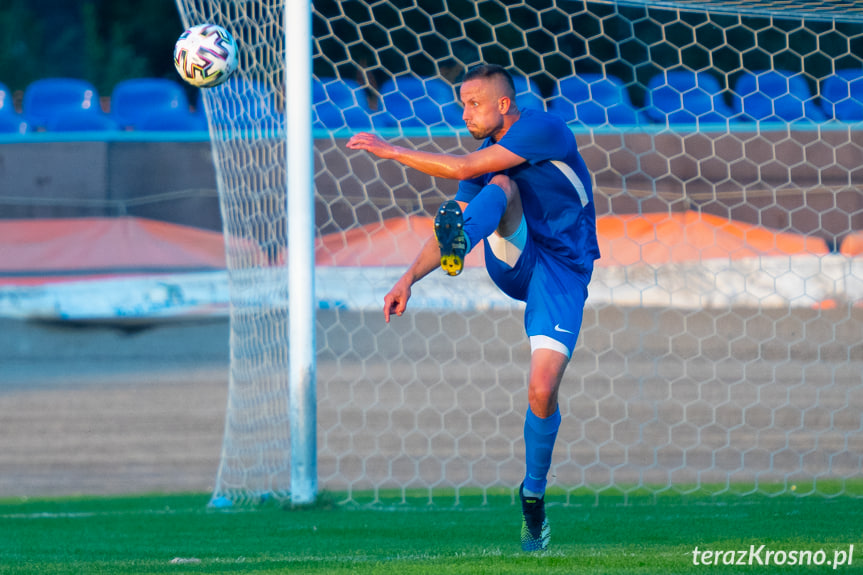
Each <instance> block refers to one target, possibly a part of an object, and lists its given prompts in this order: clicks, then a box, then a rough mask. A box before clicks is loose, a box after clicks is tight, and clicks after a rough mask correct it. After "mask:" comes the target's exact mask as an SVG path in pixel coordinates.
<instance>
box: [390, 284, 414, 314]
mask: <svg viewBox="0 0 863 575" xmlns="http://www.w3.org/2000/svg"><path fill="white" fill-rule="evenodd" d="M410 297H411V286H410V283H406V282H404V281H403V280H399V281H398V282H397V283H396V285H394V286H393V289H391V290H390V291H389V293H388V294H387V295H385V296H384V319H385V320H386V322H387V323H389V322H390V315H391V314H396V315H402V314H403V313H404V311H405V308H406V307H407V305H408V300H409V299H410Z"/></svg>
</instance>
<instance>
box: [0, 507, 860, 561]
mask: <svg viewBox="0 0 863 575" xmlns="http://www.w3.org/2000/svg"><path fill="white" fill-rule="evenodd" d="M329 499H330V500H333V501H338V499H339V495H338V494H333V495H330V496H329ZM554 499H555V496H554V495H550V496H549V503H550V505H549V508H548V513H549V518H550V520H551V523H552V547H551V548H550V549H549V551H547V552H544V553H538V554H526V553H522V552H521V551H520V549H519V546H518V532H519V527H520V512H519V509H518V507H517V506H515V505H513V498H512V495H511V493H509V492H508V491H507V492H503V491H501V492H500V494H492V495H490V496H489V497H488V498H487V500H486V501H485V502H484V503H482V504H478V503H477V504H474V503H473V502H470V501H467V502H465V501H463V502H462V504H461V505H459V506H452V505H440V504H436V505H434V506H429V505H428V504H427V503H428V500H429V497H428V494H425V496H423V497H416V498H413V497H408V498H407V500H406V501H401V502H400V503H398V504H393V505H390V504H383V505H378V506H349V505H339V504H331V505H320V506H317V507H313V508H309V509H302V510H296V509H295V510H286V509H282V508H280V507H279V506H277V505H275V504H273V505H269V506H262V507H260V508H256V509H248V508H238V509H233V510H228V511H220V510H212V509H208V508H207V507H206V504H207V500H208V496H206V495H151V496H140V497H111V498H108V497H99V498H63V499H41V500H4V501H0V573H16V574H17V573H39V574H52V573H76V574H78V573H135V574H147V573H285V572H296V573H352V574H353V573H398V574H399V575H405V574H407V575H411V574H416V573H434V574H449V573H495V574H496V573H502V574H503V573H520V574H531V573H537V574H540V573H542V574H549V573H596V574H623V573H626V574H634V573H639V574H640V573H644V574H670V573H710V572H717V573H741V572H745V573H800V572H807V573H816V572H828V571H840V572H843V573H855V572H857V573H860V572H863V531H861V529H860V526H861V524H863V522H861V519H863V498H859V497H853V496H844V495H843V496H839V497H830V498H825V497H820V496H813V497H793V496H779V497H766V496H763V495H757V496H746V497H736V496H735V497H728V498H725V499H721V498H717V497H715V496H709V495H704V496H701V495H689V496H686V497H685V498H683V497H677V498H674V497H665V498H658V499H657V500H655V501H654V502H651V503H638V502H636V503H630V504H626V505H623V504H621V500H620V499H619V498H617V497H614V496H600V497H599V498H598V500H596V499H593V498H585V501H584V502H579V501H575V502H573V500H572V499H570V502H571V503H572V504H571V505H568V506H564V505H559V504H553V503H552V500H554ZM559 500H562V497H561V498H559ZM762 545H763V546H764V547H763V548H762V552H761V553H760V554H758V555H757V556H756V557H755V559H754V560H753V561H752V562H751V563H749V564H747V565H746V566H730V565H723V561H728V560H730V559H731V558H732V556H733V555H736V556H734V557H733V559H734V560H735V562H737V561H738V560H740V554H741V553H742V552H745V551H750V552H751V550H754V549H757V548H759V547H760V546H762ZM851 545H854V546H855V549H856V554H853V555H850V556H849V554H848V552H849V551H850V549H851V547H850V546H851ZM696 547H698V549H699V553H700V554H701V555H699V556H698V561H699V563H705V562H709V563H711V564H710V565H702V564H699V565H695V564H694V560H695V558H694V555H693V551H694V550H695V548H696ZM704 551H710V552H711V554H710V555H704V554H703V553H704ZM819 551H820V552H821V553H823V554H820V553H819ZM717 552H721V553H722V555H720V559H719V560H717V559H715V557H716V554H717ZM729 552H731V555H729V554H728V553H729ZM766 552H771V553H774V555H772V556H770V557H769V559H770V562H768V563H765V564H763V565H761V564H759V561H762V562H763V561H764V560H765V553H766ZM792 552H794V553H795V554H792ZM800 553H803V554H802V555H800ZM843 554H845V556H844V562H843V563H841V564H838V565H834V564H833V563H834V562H837V561H838V560H840V559H843ZM791 557H794V558H795V563H797V564H796V565H792V564H791ZM744 559H746V560H748V559H749V557H748V556H746V557H744ZM804 560H808V561H809V564H808V565H806V564H803V565H801V564H800V563H801V562H802V561H804ZM172 561H173V562H172ZM780 561H781V562H782V563H784V565H780V564H778V563H779V562H780ZM818 561H820V562H821V564H820V565H818V564H816V562H818ZM827 561H830V563H829V564H828V563H827ZM717 562H718V563H719V564H718V565H717V564H716V563H717ZM849 563H850V564H849ZM833 567H836V569H835V570H834V569H833Z"/></svg>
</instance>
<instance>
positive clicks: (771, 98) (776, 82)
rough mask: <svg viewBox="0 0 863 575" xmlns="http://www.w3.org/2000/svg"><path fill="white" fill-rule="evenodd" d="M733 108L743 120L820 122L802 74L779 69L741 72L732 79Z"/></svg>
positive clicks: (822, 119)
mask: <svg viewBox="0 0 863 575" xmlns="http://www.w3.org/2000/svg"><path fill="white" fill-rule="evenodd" d="M732 103H733V108H734V111H735V112H736V113H737V114H738V116H737V117H736V119H737V120H739V121H744V122H823V121H825V120H826V119H827V118H826V117H825V116H824V113H823V112H822V111H821V109H820V108H818V106H816V105H815V100H814V98H813V95H812V92H811V90H810V89H809V85H808V84H807V83H806V78H805V77H804V76H803V75H802V74H796V73H792V72H786V71H781V70H758V71H752V72H749V71H747V72H745V73H743V74H742V75H741V76H740V77H739V78H738V79H737V81H736V82H735V83H734V91H733V93H732Z"/></svg>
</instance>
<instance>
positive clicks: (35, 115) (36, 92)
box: [23, 78, 101, 129]
mask: <svg viewBox="0 0 863 575" xmlns="http://www.w3.org/2000/svg"><path fill="white" fill-rule="evenodd" d="M23 108H24V110H23V111H24V116H25V119H26V120H27V123H28V124H29V125H30V127H31V128H34V129H39V128H46V127H47V125H48V124H49V123H50V122H51V121H52V120H54V119H56V118H57V117H58V116H62V115H65V114H67V113H70V112H71V111H73V110H84V111H91V112H101V110H100V109H99V94H98V93H97V91H96V88H95V87H94V86H93V84H91V83H90V82H88V81H86V80H79V79H76V78H43V79H41V80H36V81H35V82H32V83H31V84H30V85H28V86H27V88H26V90H24V105H23Z"/></svg>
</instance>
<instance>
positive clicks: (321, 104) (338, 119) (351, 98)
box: [312, 78, 395, 130]
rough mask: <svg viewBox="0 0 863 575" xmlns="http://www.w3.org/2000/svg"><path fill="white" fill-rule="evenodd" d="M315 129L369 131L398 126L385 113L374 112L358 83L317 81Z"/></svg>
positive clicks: (314, 108)
mask: <svg viewBox="0 0 863 575" xmlns="http://www.w3.org/2000/svg"><path fill="white" fill-rule="evenodd" d="M312 111H313V119H312V123H313V126H314V127H316V128H323V129H327V130H339V129H343V128H348V129H358V130H368V129H371V128H386V127H391V126H394V125H395V120H394V119H393V117H392V116H391V115H390V114H389V113H387V112H385V111H383V110H377V111H375V110H372V109H371V107H370V106H369V103H368V97H367V94H366V91H365V89H364V88H363V86H361V85H360V84H359V83H358V82H356V81H354V80H343V79H338V78H327V79H325V80H324V79H317V78H315V79H314V81H313V82H312Z"/></svg>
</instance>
